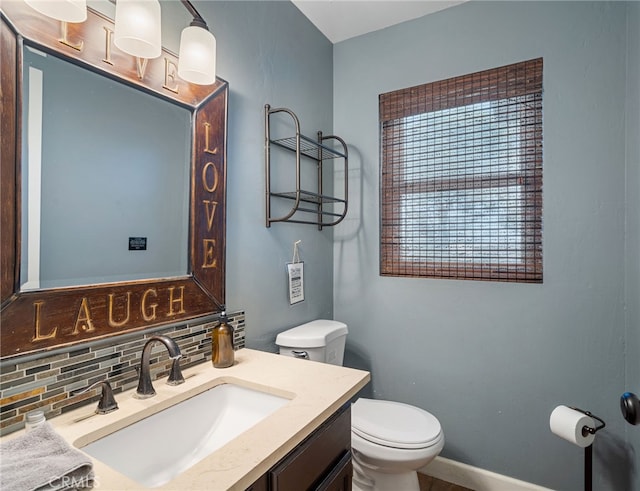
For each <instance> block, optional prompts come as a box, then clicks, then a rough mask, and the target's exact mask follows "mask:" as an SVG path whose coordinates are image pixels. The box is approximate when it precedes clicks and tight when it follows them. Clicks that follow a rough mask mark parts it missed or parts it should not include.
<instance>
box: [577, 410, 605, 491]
mask: <svg viewBox="0 0 640 491" xmlns="http://www.w3.org/2000/svg"><path fill="white" fill-rule="evenodd" d="M568 407H570V408H571V409H573V410H574V411H578V412H580V413H582V414H585V415H587V416H589V417H590V418H592V419H594V420H596V421H597V422H598V423H600V425H597V424H596V427H595V428H591V427H590V426H586V425H585V426H583V427H582V436H587V435H589V434H591V435H595V434H596V432H598V431H600V430H601V429H602V428H604V427H605V426H606V424H605V422H604V421H603V420H602V419H600V418H598V416H596V415H594V414H592V413H590V412H589V411H585V410H584V409H580V408H577V407H571V406H568ZM592 486H593V443H592V444H591V445H589V446H587V447H585V449H584V489H585V491H591V490H592V489H593V488H592Z"/></svg>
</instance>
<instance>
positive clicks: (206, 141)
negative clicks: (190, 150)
mask: <svg viewBox="0 0 640 491" xmlns="http://www.w3.org/2000/svg"><path fill="white" fill-rule="evenodd" d="M210 129H211V125H210V124H209V123H205V124H204V151H205V152H206V153H211V154H213V155H215V154H217V153H218V147H216V148H214V149H213V150H211V149H210V148H209V130H210Z"/></svg>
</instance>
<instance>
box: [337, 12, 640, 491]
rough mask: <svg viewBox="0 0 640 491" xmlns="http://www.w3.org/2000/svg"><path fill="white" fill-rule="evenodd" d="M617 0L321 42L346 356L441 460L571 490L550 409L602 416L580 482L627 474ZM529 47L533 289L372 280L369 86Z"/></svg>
mask: <svg viewBox="0 0 640 491" xmlns="http://www.w3.org/2000/svg"><path fill="white" fill-rule="evenodd" d="M627 8H628V5H627V4H626V3H624V2H614V3H599V2H598V3H597V2H496V3H493V2H470V3H467V4H463V5H461V6H457V7H454V8H451V9H448V10H445V11H442V12H439V13H437V14H435V15H430V16H427V17H424V18H422V19H418V20H415V21H412V22H408V23H404V24H402V25H398V26H395V27H391V28H388V29H385V30H382V31H378V32H375V33H371V34H369V35H365V36H361V37H358V38H355V39H352V40H347V41H344V42H342V43H338V44H336V45H335V47H334V131H335V132H336V133H337V134H340V135H341V136H343V137H344V138H345V139H346V141H347V142H349V144H350V145H351V149H350V151H351V155H352V156H353V158H352V161H351V164H352V169H353V172H352V173H351V174H350V176H349V179H350V184H351V186H350V189H351V190H352V199H353V206H352V207H351V210H352V213H351V216H350V218H349V220H348V222H347V223H345V224H344V225H340V226H338V227H337V228H336V230H335V246H334V317H335V318H336V319H340V320H342V321H345V322H346V323H348V325H349V328H350V336H349V338H348V346H347V349H348V356H349V358H348V362H349V363H350V364H353V365H357V366H363V367H366V368H369V369H370V370H371V371H372V378H373V382H372V393H373V396H374V397H376V398H385V399H392V400H399V401H403V402H407V403H410V404H415V405H417V406H420V407H422V408H425V409H427V410H429V411H431V412H432V413H433V414H435V415H436V416H437V417H438V418H439V419H440V421H441V423H442V425H443V428H444V432H445V437H446V445H445V449H444V451H443V454H442V455H443V456H445V457H449V458H452V459H454V460H457V461H460V462H464V463H468V464H471V465H474V466H478V467H480V468H484V469H488V470H491V471H495V472H498V473H501V474H506V475H509V476H513V477H515V478H518V479H522V480H525V481H529V482H533V483H537V484H540V485H545V486H549V487H552V488H554V489H563V490H578V489H582V486H583V484H582V482H583V481H582V470H583V452H582V450H581V449H580V448H578V447H576V446H573V445H571V444H569V443H568V442H566V441H564V440H561V439H559V438H558V437H556V436H555V435H553V434H552V433H551V432H550V430H549V415H550V413H551V411H552V410H553V409H554V407H555V406H557V405H559V404H569V405H575V406H578V407H581V408H584V409H587V410H590V411H592V412H593V413H594V414H596V415H599V416H601V417H603V418H604V419H605V420H606V422H607V429H606V430H605V431H603V432H601V433H600V434H598V437H597V438H596V442H595V472H594V486H595V489H601V490H614V489H615V490H622V489H633V485H632V479H633V477H632V474H634V473H636V474H637V472H638V470H637V469H636V468H635V467H634V466H637V465H638V463H637V455H636V456H635V457H634V456H633V449H632V448H631V447H630V446H629V444H628V443H627V442H628V441H629V440H632V438H627V437H626V435H627V434H628V433H630V432H631V431H636V432H637V431H638V430H637V428H632V427H629V426H628V425H626V423H624V422H623V420H622V418H621V417H620V411H619V407H618V405H619V397H620V394H621V393H622V392H623V391H624V390H625V389H626V390H631V389H635V391H637V392H640V387H639V385H640V380H639V376H638V362H637V354H638V312H637V303H638V302H637V300H638V263H637V261H638V260H637V253H638V214H637V213H638V212H637V206H638V150H637V135H638V120H637V114H636V115H635V116H634V115H632V114H629V115H628V117H627V123H626V122H625V104H626V103H627V99H629V102H632V103H633V104H632V105H631V107H632V108H635V110H636V111H637V108H638V77H637V70H638V48H637V46H635V47H633V49H630V50H629V56H627V51H628V50H627V42H636V43H637V39H638V33H637V30H638V27H637V24H638V22H637V6H633V7H631V6H629V9H630V12H629V24H630V25H631V26H633V29H634V33H633V34H632V33H630V34H629V36H627ZM540 56H542V57H543V58H544V284H541V285H528V284H509V283H499V282H474V281H451V280H427V279H402V278H383V277H380V276H379V275H378V228H379V227H378V219H379V218H378V213H377V210H378V124H377V121H378V119H377V116H378V114H377V110H378V106H377V102H378V94H380V93H383V92H387V91H390V90H394V89H399V88H403V87H408V86H412V85H417V84H421V83H425V82H429V81H436V80H440V79H445V78H449V77H453V76H456V75H463V74H467V73H472V72H475V71H478V70H484V69H487V68H492V67H497V66H502V65H506V64H509V63H514V62H518V61H523V60H527V59H532V58H536V57H540ZM627 63H629V68H630V69H631V71H632V72H633V73H630V75H629V77H627V74H626V68H627ZM627 81H629V82H630V84H631V85H630V86H629V87H627V86H626V84H627ZM626 144H627V150H626V151H625V145H626ZM627 152H628V153H629V159H628V160H627V157H626V153H627ZM625 173H628V174H629V175H630V177H633V180H632V181H628V183H627V185H625V177H626V174H625ZM625 191H626V193H627V194H628V195H629V198H628V199H626V198H625ZM625 210H627V211H628V212H629V213H628V215H629V218H630V219H633V223H631V222H629V225H628V229H627V231H628V232H630V239H629V240H628V241H625ZM625 254H626V255H625ZM625 257H626V258H627V259H626V260H625ZM627 268H629V269H632V271H630V274H629V275H628V276H627V280H626V281H625V270H626V269H627ZM625 286H626V287H625ZM625 301H628V302H629V303H630V304H633V309H632V310H630V311H628V312H627V313H625ZM627 339H628V340H629V341H633V343H634V345H633V346H626V343H627ZM625 349H629V351H630V355H632V354H634V353H635V358H633V357H632V356H630V357H629V361H628V363H627V366H625ZM627 387H628V389H627ZM629 428H631V429H629ZM636 441H637V437H636ZM636 453H640V448H639V447H636ZM636 479H637V478H636ZM636 486H640V482H638V481H636ZM635 489H638V488H637V487H636V488H635Z"/></svg>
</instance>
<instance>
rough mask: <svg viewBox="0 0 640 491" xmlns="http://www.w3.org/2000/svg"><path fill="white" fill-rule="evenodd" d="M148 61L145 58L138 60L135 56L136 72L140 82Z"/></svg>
mask: <svg viewBox="0 0 640 491" xmlns="http://www.w3.org/2000/svg"><path fill="white" fill-rule="evenodd" d="M148 63H149V60H148V59H147V58H140V57H138V56H136V70H137V71H138V78H139V79H140V80H142V79H143V78H144V72H146V71H147V64H148Z"/></svg>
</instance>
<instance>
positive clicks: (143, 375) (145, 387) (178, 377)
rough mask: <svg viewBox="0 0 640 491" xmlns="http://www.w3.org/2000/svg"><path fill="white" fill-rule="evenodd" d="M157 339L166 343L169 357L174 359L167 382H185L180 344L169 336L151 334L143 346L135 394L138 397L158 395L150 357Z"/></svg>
mask: <svg viewBox="0 0 640 491" xmlns="http://www.w3.org/2000/svg"><path fill="white" fill-rule="evenodd" d="M155 341H160V342H161V343H162V344H164V345H165V347H166V348H167V350H168V351H169V357H170V358H171V359H172V360H173V362H172V364H171V373H170V374H169V378H168V379H167V384H169V385H179V384H181V383H183V382H184V377H183V376H182V371H181V370H180V363H179V360H180V358H181V357H182V353H180V348H179V347H178V344H177V343H176V342H175V341H174V340H173V339H171V338H170V337H169V336H165V335H163V334H161V335H159V336H151V337H150V338H149V339H147V342H146V343H145V345H144V348H142V357H141V359H140V378H139V379H138V388H137V389H136V394H135V397H136V398H138V399H147V398H149V397H153V396H154V395H156V391H155V390H154V388H153V384H152V383H151V367H150V365H151V363H150V361H149V358H150V357H151V345H152V344H153V343H154V342H155Z"/></svg>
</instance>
